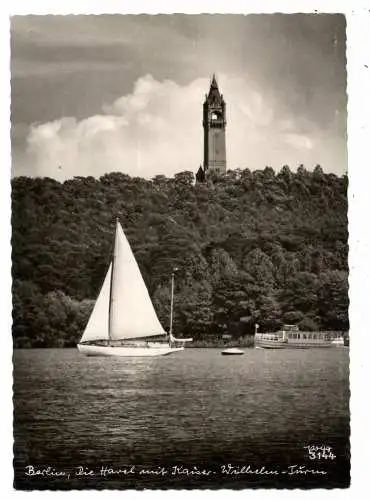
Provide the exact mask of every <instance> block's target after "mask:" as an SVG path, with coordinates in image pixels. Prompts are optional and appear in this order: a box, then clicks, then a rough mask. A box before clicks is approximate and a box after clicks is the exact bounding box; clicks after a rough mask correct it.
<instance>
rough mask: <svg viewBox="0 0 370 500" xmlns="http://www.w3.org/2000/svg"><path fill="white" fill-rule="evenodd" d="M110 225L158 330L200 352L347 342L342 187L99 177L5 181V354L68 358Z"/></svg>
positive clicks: (321, 177)
mask: <svg viewBox="0 0 370 500" xmlns="http://www.w3.org/2000/svg"><path fill="white" fill-rule="evenodd" d="M116 217H118V218H119V220H120V222H121V224H122V226H123V228H124V230H125V232H126V235H127V237H128V239H129V241H130V244H131V247H132V249H133V251H134V254H135V256H136V259H137V261H138V264H139V266H140V269H141V272H142V274H143V277H144V279H145V282H146V284H147V287H148V290H149V293H150V295H151V297H152V299H153V303H154V305H155V308H156V311H157V313H158V316H159V318H160V320H161V322H162V324H163V326H164V327H165V328H168V326H169V308H170V276H171V272H172V269H173V268H174V267H177V268H178V269H179V270H178V272H177V277H176V289H175V314H174V333H175V335H176V336H183V335H185V336H187V335H191V336H193V337H194V338H195V339H198V340H203V341H207V339H212V338H213V337H215V336H222V335H223V334H229V335H231V336H233V337H238V336H242V335H245V334H248V333H253V331H254V324H255V323H256V322H258V323H259V325H260V331H269V330H275V329H277V328H279V326H281V324H283V323H291V324H297V325H299V326H300V328H301V329H304V330H342V331H345V330H347V329H348V314H347V310H348V283H347V277H348V266H347V251H348V247H347V236H348V235H347V176H346V175H344V176H342V177H338V176H336V175H334V174H326V173H324V172H323V170H322V168H321V167H320V166H316V168H315V169H314V170H313V171H312V172H310V171H308V170H306V169H305V168H304V166H300V167H299V168H298V169H297V172H296V173H293V172H291V170H290V169H289V167H288V166H284V167H283V168H282V169H281V170H280V172H279V173H276V172H275V171H274V170H273V169H272V168H270V167H266V168H265V169H264V170H256V171H250V170H249V169H244V170H232V171H228V173H227V174H226V175H224V176H222V177H213V178H209V179H208V180H207V182H205V183H201V184H195V183H194V175H193V173H192V172H181V173H178V174H176V175H175V176H174V177H173V178H166V177H165V176H163V175H157V176H156V177H154V178H153V179H151V180H145V179H142V178H139V177H134V178H132V177H130V176H128V175H125V174H122V173H111V174H107V175H104V176H102V177H100V178H99V179H95V178H93V177H87V178H83V177H75V178H73V179H71V180H67V181H65V182H64V183H59V182H57V181H56V180H54V179H50V178H28V177H17V178H14V179H13V180H12V228H13V233H12V249H13V250H12V251H13V254H12V259H13V270H12V274H13V338H14V345H15V347H30V346H35V347H52V346H61V347H62V346H74V345H76V342H77V341H78V340H79V338H80V336H81V334H82V332H83V329H84V327H85V324H86V322H87V320H88V317H89V314H90V312H91V310H92V307H93V304H94V300H95V298H96V296H97V294H98V292H99V289H100V287H101V285H102V280H103V279H104V276H105V273H106V270H107V266H108V263H109V260H110V256H111V249H112V239H113V231H114V223H115V219H116Z"/></svg>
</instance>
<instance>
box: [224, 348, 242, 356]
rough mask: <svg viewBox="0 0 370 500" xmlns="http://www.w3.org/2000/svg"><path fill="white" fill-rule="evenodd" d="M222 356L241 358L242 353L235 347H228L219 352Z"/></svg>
mask: <svg viewBox="0 0 370 500" xmlns="http://www.w3.org/2000/svg"><path fill="white" fill-rule="evenodd" d="M221 354H222V356H242V355H243V354H244V351H242V350H241V349H238V348H237V347H230V348H229V349H225V350H224V351H221Z"/></svg>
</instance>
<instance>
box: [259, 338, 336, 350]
mask: <svg viewBox="0 0 370 500" xmlns="http://www.w3.org/2000/svg"><path fill="white" fill-rule="evenodd" d="M255 346H256V347H260V348H262V349H319V348H321V349H322V348H329V349H330V348H333V347H338V346H339V344H338V343H333V342H291V341H288V342H279V341H276V340H258V341H256V344H255Z"/></svg>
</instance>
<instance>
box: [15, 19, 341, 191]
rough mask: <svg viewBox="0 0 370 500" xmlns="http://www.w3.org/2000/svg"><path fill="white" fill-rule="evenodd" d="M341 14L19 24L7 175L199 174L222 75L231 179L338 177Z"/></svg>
mask: <svg viewBox="0 0 370 500" xmlns="http://www.w3.org/2000/svg"><path fill="white" fill-rule="evenodd" d="M345 29H346V26H345V17H344V16H343V15H341V14H320V15H314V14H291V15H289V14H264V15H263V14H257V15H225V14H221V15H212V14H204V15H185V14H179V15H155V16H153V15H138V16H135V15H98V16H83V15H78V16H13V17H12V19H11V92H12V95H11V114H12V116H11V121H12V175H13V176H19V175H27V176H48V177H53V178H55V179H57V180H60V181H63V180H65V179H68V178H71V177H73V176H88V175H92V176H94V177H99V176H101V175H104V174H105V173H109V172H113V171H114V172H124V173H127V174H129V175H133V176H140V177H146V178H152V177H153V176H155V175H158V174H164V175H167V176H173V175H174V174H175V173H177V172H181V171H184V170H191V171H193V172H195V171H196V170H197V169H198V167H199V165H200V164H201V163H202V159H203V130H202V104H203V101H204V96H205V93H206V92H208V89H209V85H210V79H211V77H212V74H213V73H215V74H216V77H217V80H218V83H219V87H220V91H221V92H222V93H223V95H224V99H225V101H226V105H227V128H226V148H227V164H228V165H227V166H228V168H230V169H235V168H246V167H249V168H250V169H252V170H256V169H263V168H264V167H265V166H267V165H269V166H272V167H273V168H274V169H275V170H276V171H278V170H280V168H281V167H282V166H283V165H285V164H288V165H289V166H290V167H291V168H292V170H295V169H296V168H297V166H298V165H300V164H304V165H305V166H306V168H308V169H310V170H311V169H312V168H314V166H315V165H316V164H320V165H321V166H322V167H323V169H324V171H326V172H333V173H335V174H337V175H342V174H343V173H344V172H346V170H347V153H346V120H347V112H346V106H347V95H346V56H345V53H346V40H345V38H346V37H345Z"/></svg>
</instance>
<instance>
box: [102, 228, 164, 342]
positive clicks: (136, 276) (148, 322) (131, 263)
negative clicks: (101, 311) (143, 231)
mask: <svg viewBox="0 0 370 500" xmlns="http://www.w3.org/2000/svg"><path fill="white" fill-rule="evenodd" d="M153 335H166V332H165V330H164V329H163V327H162V325H161V324H160V322H159V319H158V317H157V314H156V312H155V310H154V307H153V304H152V301H151V299H150V297H149V293H148V290H147V288H146V285H145V282H144V280H143V277H142V276H141V272H140V269H139V266H138V264H137V262H136V260H135V257H134V254H133V253H132V250H131V247H130V244H129V242H128V240H127V238H126V236H125V234H124V232H123V230H122V227H121V225H120V224H119V222H117V227H116V238H115V248H114V262H113V275H112V285H111V304H110V338H111V339H112V340H121V339H132V338H140V337H141V338H142V337H149V336H153Z"/></svg>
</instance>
